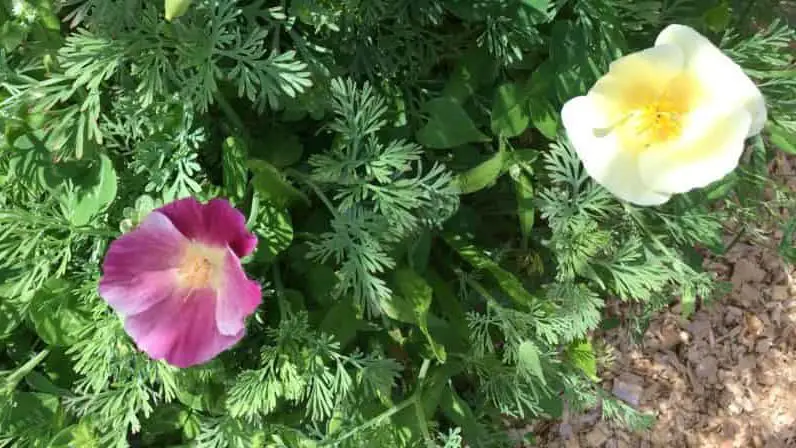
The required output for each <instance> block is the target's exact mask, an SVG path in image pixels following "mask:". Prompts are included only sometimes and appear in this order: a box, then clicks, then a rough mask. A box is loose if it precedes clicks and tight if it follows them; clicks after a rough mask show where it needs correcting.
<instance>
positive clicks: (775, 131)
mask: <svg viewBox="0 0 796 448" xmlns="http://www.w3.org/2000/svg"><path fill="white" fill-rule="evenodd" d="M766 128H767V130H768V132H769V139H770V141H771V143H773V144H774V146H776V147H777V148H779V149H781V150H782V151H784V152H786V153H788V154H794V155H796V135H794V134H791V133H789V132H788V130H787V129H785V128H784V127H782V126H780V125H778V124H776V123H774V122H769V123H768V125H767V126H766Z"/></svg>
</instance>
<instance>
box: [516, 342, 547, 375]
mask: <svg viewBox="0 0 796 448" xmlns="http://www.w3.org/2000/svg"><path fill="white" fill-rule="evenodd" d="M517 368H519V369H520V371H522V372H524V373H525V374H529V375H533V376H535V377H536V378H537V379H539V381H541V382H542V384H547V381H546V380H545V377H544V371H543V370H542V361H541V360H540V359H539V348H538V347H537V346H536V344H534V343H533V342H531V341H528V340H525V341H522V343H521V344H520V346H519V348H518V349H517Z"/></svg>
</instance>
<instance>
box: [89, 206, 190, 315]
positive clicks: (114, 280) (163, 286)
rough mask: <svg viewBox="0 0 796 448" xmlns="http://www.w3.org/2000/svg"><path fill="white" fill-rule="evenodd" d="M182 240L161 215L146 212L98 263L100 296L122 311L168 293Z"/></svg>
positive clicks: (130, 311)
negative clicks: (135, 226) (101, 272)
mask: <svg viewBox="0 0 796 448" xmlns="http://www.w3.org/2000/svg"><path fill="white" fill-rule="evenodd" d="M186 244H188V240H186V239H185V237H184V236H183V235H182V233H180V232H179V231H178V230H177V229H176V228H175V227H174V225H173V224H172V223H171V221H169V219H168V218H167V217H166V216H165V215H163V214H161V213H157V212H153V213H150V214H149V215H148V216H147V217H146V219H144V221H143V222H142V223H141V224H140V225H139V226H138V227H137V228H136V229H135V230H133V231H132V232H130V233H128V234H126V235H123V236H121V237H120V238H119V239H117V240H115V241H114V242H112V243H111V245H110V248H109V249H108V253H107V254H106V255H105V260H104V262H103V265H102V271H103V276H102V279H101V280H100V284H99V294H100V296H101V297H102V298H103V299H105V300H106V301H107V302H108V304H110V306H111V307H113V308H114V309H115V310H116V311H118V312H120V313H122V314H125V315H130V314H136V313H140V312H142V311H144V310H147V309H149V308H150V307H152V306H153V305H154V304H156V303H158V302H160V301H162V300H164V299H166V298H168V297H170V296H171V295H172V292H173V289H174V285H175V284H176V276H177V268H178V264H179V263H180V257H181V255H182V252H183V249H184V247H185V245H186Z"/></svg>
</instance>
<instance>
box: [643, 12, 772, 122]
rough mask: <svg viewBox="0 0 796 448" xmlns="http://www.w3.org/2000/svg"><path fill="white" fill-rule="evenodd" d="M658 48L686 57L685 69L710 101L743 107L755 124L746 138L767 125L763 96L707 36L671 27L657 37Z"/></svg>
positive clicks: (691, 30)
mask: <svg viewBox="0 0 796 448" xmlns="http://www.w3.org/2000/svg"><path fill="white" fill-rule="evenodd" d="M655 45H656V46H657V45H676V46H678V47H680V49H681V50H682V51H683V53H684V54H685V59H686V62H685V64H686V70H688V71H689V72H691V73H693V74H694V75H695V76H697V77H698V78H699V79H700V80H701V81H702V84H703V87H704V88H705V89H707V90H708V91H709V92H710V94H711V95H710V96H711V99H710V101H720V102H723V103H724V104H727V105H730V106H735V105H738V104H742V105H743V107H745V108H746V110H747V111H748V112H749V114H750V115H751V118H752V121H751V125H750V127H749V129H748V130H747V132H746V134H745V135H746V136H747V137H751V136H753V135H756V134H758V133H759V132H760V131H761V130H762V129H763V126H764V125H765V123H766V119H767V113H766V104H765V99H764V98H763V95H762V94H761V93H760V90H759V89H758V88H757V86H756V85H755V84H754V82H752V80H751V79H749V77H748V76H746V74H745V73H744V72H743V69H741V67H740V66H739V65H738V64H736V63H735V62H733V61H732V59H730V58H729V57H728V56H727V55H725V54H724V53H722V52H721V50H719V49H718V48H717V47H716V46H715V45H713V43H711V42H710V40H708V39H707V38H706V37H705V36H703V35H701V34H699V33H698V32H696V31H695V30H693V29H692V28H689V27H687V26H684V25H669V26H668V27H666V28H665V29H664V30H663V31H661V33H660V34H659V35H658V38H657V39H656V40H655Z"/></svg>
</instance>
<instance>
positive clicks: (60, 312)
mask: <svg viewBox="0 0 796 448" xmlns="http://www.w3.org/2000/svg"><path fill="white" fill-rule="evenodd" d="M72 291H73V286H72V285H71V284H70V283H68V282H66V281H65V280H61V279H53V280H50V281H48V282H47V283H46V284H45V286H44V287H42V288H41V289H39V290H38V291H37V292H36V294H34V296H33V299H32V300H31V303H30V307H29V308H28V316H29V318H30V320H31V322H33V326H34V328H35V329H36V333H37V334H38V335H39V337H41V338H42V339H43V340H44V342H46V343H48V344H50V345H56V346H69V345H72V344H74V343H75V342H77V340H78V337H79V335H80V332H81V330H82V329H83V328H85V327H86V326H87V325H89V324H90V323H91V319H90V318H89V315H88V313H87V312H86V310H84V309H82V305H81V303H80V302H79V301H78V300H77V298H76V297H75V296H74V294H72Z"/></svg>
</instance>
